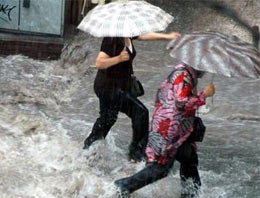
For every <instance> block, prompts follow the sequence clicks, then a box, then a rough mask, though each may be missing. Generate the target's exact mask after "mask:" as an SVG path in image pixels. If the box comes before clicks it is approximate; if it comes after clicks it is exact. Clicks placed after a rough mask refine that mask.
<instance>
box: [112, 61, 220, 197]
mask: <svg viewBox="0 0 260 198" xmlns="http://www.w3.org/2000/svg"><path fill="white" fill-rule="evenodd" d="M203 74H204V72H201V71H198V70H195V69H194V68H192V67H190V66H188V65H185V64H180V65H177V66H176V67H175V68H174V70H173V71H172V73H171V74H170V75H169V76H168V78H166V79H165V80H164V81H163V82H162V84H161V87H160V89H159V90H158V92H157V99H156V102H155V110H154V113H153V117H152V123H151V130H150V132H149V139H148V144H147V147H146V156H147V164H146V167H145V168H144V169H142V170H141V171H139V172H138V173H136V174H134V175H133V176H130V177H126V178H122V179H119V180H116V181H115V185H116V186H117V187H118V190H119V192H120V194H121V196H123V197H127V196H128V195H129V194H130V193H132V192H134V191H136V190H138V189H140V188H142V187H144V186H146V185H148V184H150V183H153V182H155V181H157V180H159V179H162V178H164V177H166V176H167V174H168V173H169V171H170V169H171V167H172V166H173V164H174V161H175V160H178V161H179V162H180V163H181V166H180V176H181V184H182V196H181V197H182V198H190V197H195V195H196V194H198V190H199V187H200V186H201V181H200V176H199V173H198V169H197V166H198V156H197V152H196V144H195V142H194V140H192V139H189V137H190V135H191V134H192V132H193V130H194V121H195V117H194V116H195V112H196V109H198V107H200V106H202V105H204V104H205V100H206V98H207V97H210V96H213V95H214V93H215V87H214V84H213V83H212V82H211V83H209V84H208V85H207V86H206V87H205V88H204V89H203V90H202V91H201V92H200V93H197V90H196V87H197V83H198V78H201V77H202V76H203ZM189 179H191V181H192V185H187V183H188V180H189ZM188 186H189V188H188Z"/></svg>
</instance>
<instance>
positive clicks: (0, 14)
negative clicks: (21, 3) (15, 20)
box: [0, 3, 16, 22]
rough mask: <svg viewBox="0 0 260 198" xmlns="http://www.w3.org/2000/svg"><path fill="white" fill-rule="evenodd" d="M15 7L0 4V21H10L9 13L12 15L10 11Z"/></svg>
mask: <svg viewBox="0 0 260 198" xmlns="http://www.w3.org/2000/svg"><path fill="white" fill-rule="evenodd" d="M15 7H16V6H10V5H8V4H1V3H0V19H2V20H3V21H5V22H10V21H12V18H11V13H12V10H13V9H14V8H15Z"/></svg>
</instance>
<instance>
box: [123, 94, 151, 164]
mask: <svg viewBox="0 0 260 198" xmlns="http://www.w3.org/2000/svg"><path fill="white" fill-rule="evenodd" d="M120 96H121V105H120V111H121V112H123V113H125V114H127V115H128V117H130V118H131V121H132V129H133V136H132V141H131V144H130V146H129V155H130V156H129V157H130V158H135V157H136V158H140V157H141V156H140V155H144V150H145V146H146V144H147V141H148V127H149V112H148V109H147V108H146V107H145V106H144V104H143V103H142V102H141V101H140V100H138V99H137V98H136V97H133V96H132V95H130V94H129V93H127V92H121V95H120ZM137 160H138V159H137Z"/></svg>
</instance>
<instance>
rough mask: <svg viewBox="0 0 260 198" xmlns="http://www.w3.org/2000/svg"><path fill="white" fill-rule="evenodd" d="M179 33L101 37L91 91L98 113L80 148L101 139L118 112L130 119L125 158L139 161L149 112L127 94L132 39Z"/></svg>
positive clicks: (129, 82) (133, 52)
mask: <svg viewBox="0 0 260 198" xmlns="http://www.w3.org/2000/svg"><path fill="white" fill-rule="evenodd" d="M179 36H180V34H179V33H177V32H172V33H169V34H164V33H148V34H144V35H141V36H138V37H135V38H122V37H105V38H104V39H103V41H102V44H101V49H100V52H99V54H98V55H97V58H96V68H97V69H98V72H97V76H96V79H95V82H94V90H95V93H96V95H97V96H98V98H99V102H100V116H99V118H98V119H97V120H96V123H95V124H94V126H93V129H92V132H91V134H90V135H89V136H88V138H87V139H86V140H85V141H84V149H86V148H88V147H89V146H90V145H91V144H92V143H93V142H94V141H96V140H99V139H103V138H105V137H106V135H107V134H108V132H109V130H110V128H111V127H112V126H113V125H114V123H115V122H116V120H117V115H118V113H119V112H123V113H125V114H126V115H127V116H129V117H130V118H131V120H132V128H133V138H132V141H131V144H130V146H129V159H130V160H132V161H140V160H141V159H142V157H143V150H144V148H145V145H146V142H147V133H148V126H149V114H148V110H147V108H146V107H145V106H144V104H143V103H142V102H141V101H140V100H139V99H138V98H137V97H136V96H134V95H132V94H131V93H130V89H131V88H130V86H131V75H132V74H133V67H132V62H133V59H134V57H135V55H136V51H135V48H134V45H133V43H132V40H133V39H137V40H156V39H174V38H177V37H179Z"/></svg>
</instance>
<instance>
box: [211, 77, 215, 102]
mask: <svg viewBox="0 0 260 198" xmlns="http://www.w3.org/2000/svg"><path fill="white" fill-rule="evenodd" d="M214 79H215V74H212V75H211V82H212V83H213V82H214ZM213 99H214V95H213V96H212V97H211V105H213Z"/></svg>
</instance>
